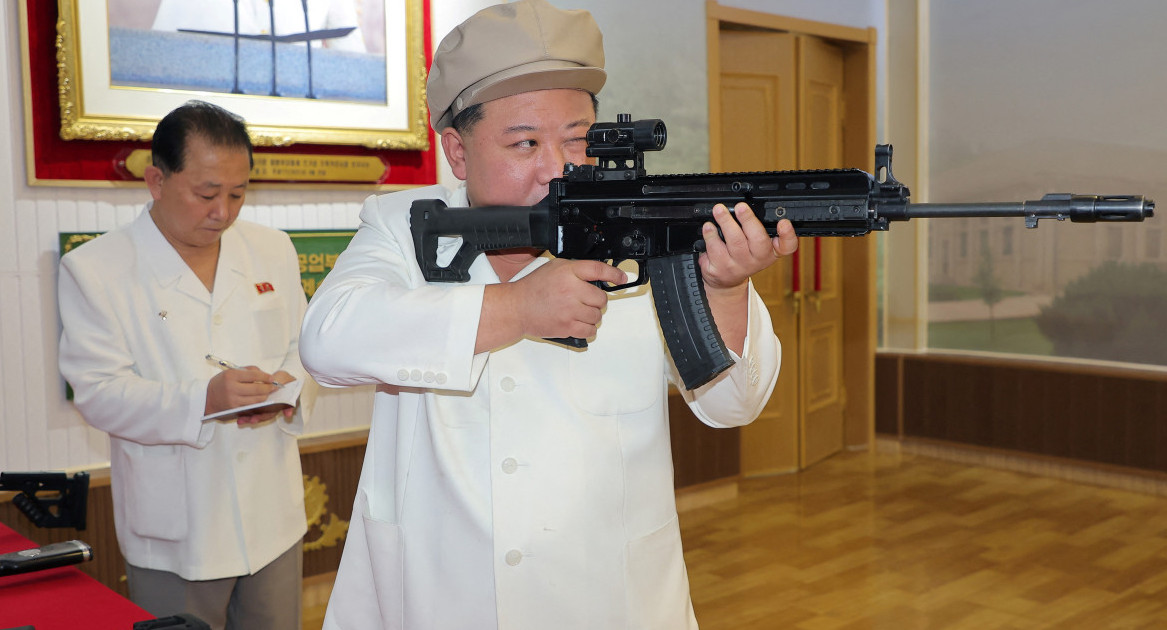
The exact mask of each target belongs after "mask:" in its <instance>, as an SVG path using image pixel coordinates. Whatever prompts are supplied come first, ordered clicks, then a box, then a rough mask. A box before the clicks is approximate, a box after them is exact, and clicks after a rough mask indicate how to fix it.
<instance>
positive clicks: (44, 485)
mask: <svg viewBox="0 0 1167 630" xmlns="http://www.w3.org/2000/svg"><path fill="white" fill-rule="evenodd" d="M6 490H15V491H16V493H17V494H16V496H14V497H12V504H13V505H15V506H16V509H18V510H20V511H21V512H22V513H23V514H24V515H25V516H27V517H28V520H30V521H32V523H33V525H36V526H37V527H72V528H75V529H85V508H86V505H87V504H88V503H89V473H87V472H79V473H74V474H73V476H72V477H69V476H68V475H66V474H65V473H63V472H20V473H14V472H6V473H0V491H6ZM38 492H57V493H58V494H57V496H55V497H51V496H50V497H43V496H37V493H38Z"/></svg>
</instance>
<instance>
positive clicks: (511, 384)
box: [499, 376, 515, 392]
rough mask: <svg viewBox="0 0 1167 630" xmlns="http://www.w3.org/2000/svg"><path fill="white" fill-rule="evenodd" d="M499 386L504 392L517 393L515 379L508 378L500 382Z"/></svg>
mask: <svg viewBox="0 0 1167 630" xmlns="http://www.w3.org/2000/svg"><path fill="white" fill-rule="evenodd" d="M499 386H500V387H502V391H504V392H513V391H515V379H513V378H511V377H509V376H508V377H506V378H504V379H502V381H500V382H499Z"/></svg>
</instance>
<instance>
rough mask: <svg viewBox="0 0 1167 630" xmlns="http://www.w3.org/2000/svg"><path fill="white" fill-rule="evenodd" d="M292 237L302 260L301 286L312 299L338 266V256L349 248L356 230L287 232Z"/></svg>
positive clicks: (297, 253)
mask: <svg viewBox="0 0 1167 630" xmlns="http://www.w3.org/2000/svg"><path fill="white" fill-rule="evenodd" d="M285 231H286V232H287V233H288V236H290V237H292V245H294V246H295V247H296V255H297V256H298V257H299V259H300V284H301V285H303V286H304V295H306V296H308V299H309V300H311V299H312V295H313V294H315V293H316V289H317V288H318V287H319V286H320V283H321V282H323V281H324V276H326V275H328V272H329V271H331V270H332V267H333V265H335V264H336V258H337V256H340V253H341V252H343V251H344V248H346V247H348V242H349V241H351V240H352V238H353V235H354V234H356V231H355V230H285Z"/></svg>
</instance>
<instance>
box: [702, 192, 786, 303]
mask: <svg viewBox="0 0 1167 630" xmlns="http://www.w3.org/2000/svg"><path fill="white" fill-rule="evenodd" d="M735 216H736V217H737V218H736V220H735V218H734V217H735ZM713 218H714V220H715V221H717V227H720V228H721V234H722V236H721V237H718V235H717V229H716V228H715V227H714V226H713V224H712V223H707V224H706V225H705V229H704V236H705V251H706V253H705V254H704V255H702V256H701V258H700V261H699V264H700V265H701V276H702V278H703V279H704V281H705V288H706V290H707V291H710V290H712V291H718V290H722V289H732V288H735V287H738V286H741V285H743V284H744V283H745V282H746V280H748V279H749V277H750V276H752V275H754V274H755V273H758V272H759V271H762V270H763V269H765V268H767V267H769V266H770V265H772V264H774V263H775V262H776V261H777V260H778V259H779V258H781V257H783V256H789V255H790V254H793V253H794V252H795V250H797V249H798V237H797V236H795V234H794V225H792V224H791V223H790V221H787V220H785V219H784V220H782V221H779V222H778V236H775V237H773V238H771V237H770V236H769V235H768V234H767V233H766V228H765V226H763V225H762V222H761V221H759V220H758V217H757V216H755V215H754V213H753V211H752V210H750V207H749V206H748V205H747V204H745V203H738V204H737V205H736V206H735V207H734V211H733V214H731V213H730V211H729V210H728V209H726V207H725V206H724V205H722V204H717V205H716V206H714V207H713Z"/></svg>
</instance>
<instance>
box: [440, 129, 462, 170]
mask: <svg viewBox="0 0 1167 630" xmlns="http://www.w3.org/2000/svg"><path fill="white" fill-rule="evenodd" d="M442 152H443V153H445V154H446V161H447V162H449V163H450V170H451V171H453V172H454V177H457V178H458V179H460V180H463V181H465V180H466V143H465V141H464V139H463V138H462V134H460V133H458V131H457V130H456V129H454V128H453V127H446V128H445V129H443V130H442Z"/></svg>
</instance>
